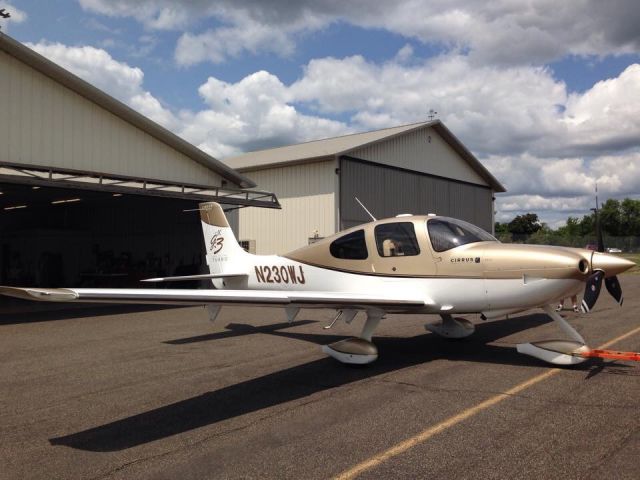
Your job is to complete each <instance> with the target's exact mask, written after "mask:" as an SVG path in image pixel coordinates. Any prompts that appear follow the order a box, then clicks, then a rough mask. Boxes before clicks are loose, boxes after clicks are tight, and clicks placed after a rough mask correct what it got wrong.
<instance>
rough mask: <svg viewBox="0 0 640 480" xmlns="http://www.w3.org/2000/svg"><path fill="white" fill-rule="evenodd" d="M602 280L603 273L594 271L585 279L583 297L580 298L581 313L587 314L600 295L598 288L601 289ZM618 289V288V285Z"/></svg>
mask: <svg viewBox="0 0 640 480" xmlns="http://www.w3.org/2000/svg"><path fill="white" fill-rule="evenodd" d="M603 278H604V272H603V271H602V270H596V271H595V272H594V273H593V274H591V276H590V277H589V278H588V279H587V286H586V287H585V289H584V297H583V298H582V305H581V306H580V310H581V311H582V313H589V312H590V311H591V309H592V308H593V306H594V305H595V304H596V301H597V300H598V296H599V295H600V288H602V279H603ZM613 278H615V277H613ZM616 283H617V282H616ZM618 288H620V284H619V283H618ZM620 294H622V292H620Z"/></svg>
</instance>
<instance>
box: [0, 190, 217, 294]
mask: <svg viewBox="0 0 640 480" xmlns="http://www.w3.org/2000/svg"><path fill="white" fill-rule="evenodd" d="M0 192H2V195H0V232H1V234H0V282H2V283H1V284H3V285H13V286H43V287H62V286H68V287H94V286H95V287H143V286H147V287H149V285H145V284H141V283H140V280H141V279H143V278H149V277H155V276H165V275H188V274H194V273H202V271H203V269H204V268H205V265H204V243H203V240H202V233H201V228H200V220H199V216H198V214H197V212H195V213H193V212H189V211H188V210H192V209H197V208H198V203H197V201H188V200H181V199H172V198H158V197H147V196H142V195H123V194H113V193H108V192H93V191H88V190H73V189H66V188H49V187H39V186H30V185H18V184H7V183H0ZM184 283H185V284H186V283H189V282H184ZM175 286H176V287H184V286H185V285H183V284H179V285H175ZM192 286H193V285H192Z"/></svg>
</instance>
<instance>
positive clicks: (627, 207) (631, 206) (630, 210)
mask: <svg viewBox="0 0 640 480" xmlns="http://www.w3.org/2000/svg"><path fill="white" fill-rule="evenodd" d="M598 215H599V216H600V225H601V228H602V231H603V233H604V234H605V235H607V236H609V237H640V200H634V199H632V198H625V199H624V200H622V201H620V200H615V199H609V200H607V201H606V202H604V203H603V204H602V206H601V207H600V209H599V210H598ZM595 223H596V218H595V212H592V213H590V214H588V215H584V216H583V217H582V218H577V217H569V218H567V223H566V225H563V226H562V227H559V228H558V229H556V230H554V229H552V228H550V227H549V226H548V225H547V224H545V223H542V222H541V221H540V219H539V218H538V215H537V214H535V213H525V214H524V215H518V216H517V217H515V218H514V219H513V220H511V221H510V222H508V223H500V222H496V224H495V232H496V236H497V237H498V239H500V240H501V241H514V242H516V241H525V240H526V241H527V242H529V243H549V244H556V245H572V246H580V244H581V243H584V241H585V239H589V238H593V239H595ZM582 246H584V245H582Z"/></svg>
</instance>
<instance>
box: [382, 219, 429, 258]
mask: <svg viewBox="0 0 640 480" xmlns="http://www.w3.org/2000/svg"><path fill="white" fill-rule="evenodd" d="M375 236H376V246H377V247H378V254H379V255H380V256H381V257H408V256H412V255H419V254H420V247H419V246H418V239H417V238H416V232H415V230H414V228H413V223H412V222H398V223H383V224H382V225H378V226H377V227H376V229H375Z"/></svg>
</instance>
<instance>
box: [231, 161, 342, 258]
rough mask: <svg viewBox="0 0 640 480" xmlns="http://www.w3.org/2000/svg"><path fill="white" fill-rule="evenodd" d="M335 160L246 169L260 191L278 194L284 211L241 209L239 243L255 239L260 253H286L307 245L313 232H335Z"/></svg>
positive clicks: (326, 234) (328, 233)
mask: <svg viewBox="0 0 640 480" xmlns="http://www.w3.org/2000/svg"><path fill="white" fill-rule="evenodd" d="M335 168H336V163H335V161H334V160H330V161H323V162H317V163H308V164H302V165H292V166H288V167H278V168H269V169H265V170H257V171H251V170H244V171H243V172H242V173H243V174H244V175H246V176H247V177H249V178H251V179H252V180H254V181H255V182H256V183H257V184H258V187H259V188H260V189H263V190H268V191H270V192H275V194H276V195H277V196H278V200H279V201H280V204H281V205H282V210H271V209H266V208H252V207H248V208H242V209H240V226H239V238H240V240H255V241H256V253H257V254H261V255H264V254H272V253H273V254H283V253H287V252H290V251H292V250H295V249H296V248H299V247H302V246H305V245H307V244H308V242H309V237H311V236H313V232H314V231H316V230H317V231H318V234H319V235H320V236H322V237H325V236H328V235H331V234H333V233H335V225H336V218H335V211H336V207H335V202H336V194H335V177H336V173H335Z"/></svg>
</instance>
